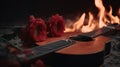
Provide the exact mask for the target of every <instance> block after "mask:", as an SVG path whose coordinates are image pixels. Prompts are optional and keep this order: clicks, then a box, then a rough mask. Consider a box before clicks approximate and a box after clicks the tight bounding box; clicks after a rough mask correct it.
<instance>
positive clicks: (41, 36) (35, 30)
mask: <svg viewBox="0 0 120 67" xmlns="http://www.w3.org/2000/svg"><path fill="white" fill-rule="evenodd" d="M30 35H31V36H32V38H33V39H34V40H35V41H44V40H46V35H47V32H46V24H45V22H44V20H42V19H41V18H37V19H36V20H35V22H34V23H31V24H30Z"/></svg>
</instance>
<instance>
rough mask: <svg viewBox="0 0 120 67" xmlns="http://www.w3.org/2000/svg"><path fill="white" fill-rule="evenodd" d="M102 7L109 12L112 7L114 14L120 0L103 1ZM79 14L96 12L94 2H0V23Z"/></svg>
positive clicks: (41, 0) (72, 0)
mask: <svg viewBox="0 0 120 67" xmlns="http://www.w3.org/2000/svg"><path fill="white" fill-rule="evenodd" d="M103 3H104V6H105V7H106V9H107V10H109V5H112V7H113V11H114V12H113V13H114V14H116V13H117V10H118V8H120V5H119V4H120V0H103ZM76 11H79V12H88V11H93V12H96V11H97V8H96V7H95V5H94V0H0V23H1V24H3V23H9V22H11V23H12V22H15V21H24V20H27V18H28V16H29V15H32V14H33V15H35V16H36V17H41V18H46V17H50V16H51V15H52V14H56V13H59V14H61V15H64V14H69V13H74V12H76Z"/></svg>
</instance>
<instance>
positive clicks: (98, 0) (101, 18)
mask: <svg viewBox="0 0 120 67" xmlns="http://www.w3.org/2000/svg"><path fill="white" fill-rule="evenodd" d="M94 3H95V6H96V7H97V8H98V10H99V12H98V20H97V21H96V19H95V18H94V16H93V14H92V13H91V12H89V19H88V24H87V25H84V22H85V19H86V18H85V16H86V13H83V14H82V15H81V17H80V18H79V19H78V20H77V21H76V22H74V23H73V24H72V28H70V27H67V26H66V29H65V31H64V32H76V31H77V32H90V31H93V30H95V29H98V28H102V27H104V26H107V24H108V23H111V24H113V23H118V24H120V18H119V17H118V16H113V15H112V12H113V11H112V7H111V6H110V11H109V12H107V11H106V9H105V7H104V5H103V2H102V0H94ZM118 15H119V16H120V9H119V10H118ZM108 17H109V18H108Z"/></svg>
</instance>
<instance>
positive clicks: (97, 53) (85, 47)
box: [37, 32, 110, 67]
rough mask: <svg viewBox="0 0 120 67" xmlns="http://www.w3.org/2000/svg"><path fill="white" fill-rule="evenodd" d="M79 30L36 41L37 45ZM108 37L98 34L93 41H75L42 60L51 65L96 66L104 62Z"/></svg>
mask: <svg viewBox="0 0 120 67" xmlns="http://www.w3.org/2000/svg"><path fill="white" fill-rule="evenodd" d="M75 34H80V32H74V33H65V34H64V36H62V37H59V38H48V39H47V40H46V41H44V42H38V43H37V44H38V45H41V46H43V45H44V44H47V43H50V42H54V41H56V40H61V39H67V38H68V37H70V36H73V35H75ZM109 40H110V38H108V37H105V36H98V37H96V38H94V39H93V41H86V42H85V41H76V43H75V44H73V45H71V46H69V47H66V48H63V49H60V50H58V51H56V52H54V53H53V54H51V55H49V56H48V57H47V58H45V59H43V61H44V62H45V63H46V64H48V65H51V66H53V67H98V66H100V65H101V64H103V62H104V51H105V43H107V42H108V41H109Z"/></svg>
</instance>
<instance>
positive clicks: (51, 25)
mask: <svg viewBox="0 0 120 67" xmlns="http://www.w3.org/2000/svg"><path fill="white" fill-rule="evenodd" d="M64 30H65V22H64V19H63V17H62V16H59V15H58V14H56V15H54V16H52V17H51V18H49V20H48V36H50V37H58V36H62V35H63V34H64Z"/></svg>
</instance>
